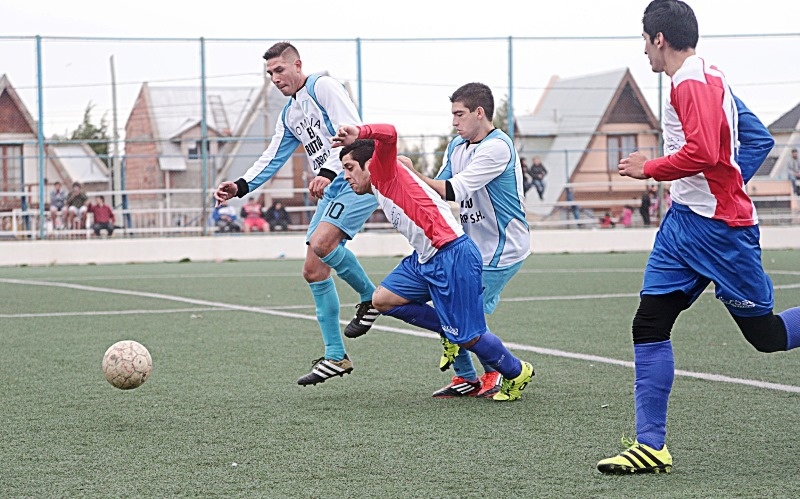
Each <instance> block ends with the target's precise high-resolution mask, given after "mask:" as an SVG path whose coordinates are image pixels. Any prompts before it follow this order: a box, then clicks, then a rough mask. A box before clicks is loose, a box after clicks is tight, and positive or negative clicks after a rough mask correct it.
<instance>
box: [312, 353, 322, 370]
mask: <svg viewBox="0 0 800 499" xmlns="http://www.w3.org/2000/svg"><path fill="white" fill-rule="evenodd" d="M323 360H325V356H324V355H323V356H322V357H320V358H318V359H314V360H312V361H311V367H314V366H316V365H317V364H319V363H320V362H322V361H323Z"/></svg>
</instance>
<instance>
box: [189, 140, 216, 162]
mask: <svg viewBox="0 0 800 499" xmlns="http://www.w3.org/2000/svg"><path fill="white" fill-rule="evenodd" d="M202 144H203V141H202V140H198V141H196V142H195V143H194V147H190V148H189V159H200V150H201V148H202V147H203V146H202ZM206 153H207V154H208V155H211V141H210V140H208V141H206Z"/></svg>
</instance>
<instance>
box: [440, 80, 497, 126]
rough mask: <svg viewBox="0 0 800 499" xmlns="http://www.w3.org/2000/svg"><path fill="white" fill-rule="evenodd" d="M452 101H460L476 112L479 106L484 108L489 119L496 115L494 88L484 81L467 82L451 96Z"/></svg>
mask: <svg viewBox="0 0 800 499" xmlns="http://www.w3.org/2000/svg"><path fill="white" fill-rule="evenodd" d="M450 102H452V103H456V102H460V103H462V104H464V106H465V107H466V108H467V109H469V110H470V112H474V111H475V110H476V109H478V107H482V108H483V112H484V113H486V117H487V118H489V120H492V119H493V116H494V95H492V89H491V88H489V87H488V86H487V85H484V84H483V83H467V84H466V85H462V86H461V87H459V88H458V90H456V91H455V92H453V95H451V96H450Z"/></svg>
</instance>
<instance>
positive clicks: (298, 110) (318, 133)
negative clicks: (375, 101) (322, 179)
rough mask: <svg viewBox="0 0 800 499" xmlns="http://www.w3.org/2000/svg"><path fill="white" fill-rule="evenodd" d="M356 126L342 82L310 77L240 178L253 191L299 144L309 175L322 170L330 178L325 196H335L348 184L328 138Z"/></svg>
mask: <svg viewBox="0 0 800 499" xmlns="http://www.w3.org/2000/svg"><path fill="white" fill-rule="evenodd" d="M359 123H361V118H359V116H358V111H357V110H356V106H355V104H353V101H352V100H351V99H350V96H349V95H348V94H347V91H346V90H345V89H344V86H343V85H342V84H341V83H339V82H338V81H336V80H335V79H334V78H332V77H330V76H325V75H319V74H313V75H310V76H309V77H308V79H307V80H306V83H305V85H304V86H303V88H301V89H300V90H298V91H297V93H296V94H295V95H294V96H292V98H291V99H289V102H288V103H287V104H286V106H285V107H284V108H283V111H282V112H281V117H280V119H279V120H278V122H277V124H276V125H275V135H273V137H272V140H271V141H270V143H269V146H268V147H267V149H266V150H265V151H264V152H263V153H262V154H261V157H260V158H258V160H256V162H255V163H253V166H251V167H250V169H248V170H247V171H246V172H245V174H244V175H243V176H242V178H243V179H244V180H245V181H246V182H247V185H248V187H249V188H250V191H252V190H253V189H256V188H257V187H259V186H260V185H261V184H263V183H264V182H266V181H267V180H269V179H271V178H272V177H273V176H274V175H275V173H277V171H278V170H279V169H280V168H281V167H282V166H283V165H284V164H286V163H287V162H288V161H289V159H291V157H292V153H294V150H295V149H296V148H297V146H298V145H300V144H302V145H303V148H304V149H305V150H306V155H307V156H308V163H309V166H310V168H311V171H312V173H313V174H314V175H315V176H316V175H317V174H319V173H320V171H322V173H323V175H324V176H326V177H328V178H330V179H331V181H332V183H331V185H330V186H328V188H327V189H326V194H329V192H328V191H330V194H334V193H336V192H338V191H339V190H340V189H341V187H343V186H345V185H347V182H345V181H344V175H342V162H341V161H340V160H339V155H338V154H337V153H336V151H333V152H331V138H332V137H333V136H334V135H336V131H337V130H338V129H339V127H340V126H342V125H352V124H359Z"/></svg>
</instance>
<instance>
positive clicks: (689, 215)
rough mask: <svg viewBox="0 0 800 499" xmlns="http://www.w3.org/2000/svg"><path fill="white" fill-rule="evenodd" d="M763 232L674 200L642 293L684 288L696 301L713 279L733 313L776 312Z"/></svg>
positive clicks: (754, 315)
mask: <svg viewBox="0 0 800 499" xmlns="http://www.w3.org/2000/svg"><path fill="white" fill-rule="evenodd" d="M759 237H760V231H759V229H758V226H757V225H754V226H751V227H730V226H729V225H728V224H726V223H725V222H723V221H721V220H714V219H710V218H706V217H702V216H700V215H698V214H696V213H694V212H692V211H691V210H690V209H689V208H688V207H686V206H683V205H680V204H678V203H673V204H672V207H671V208H670V209H669V210H668V211H667V214H666V215H665V216H664V220H663V221H662V222H661V226H660V227H659V229H658V233H657V234H656V240H655V243H654V244H653V250H652V252H651V253H650V258H649V259H648V260H647V267H646V268H645V272H644V284H643V285H642V292H641V294H642V295H663V294H667V293H671V292H673V291H682V292H684V293H686V294H687V295H689V297H690V301H689V303H693V302H694V301H695V300H696V299H697V298H698V297H699V296H700V293H702V292H703V290H705V289H706V287H707V286H708V284H709V283H711V282H713V283H714V285H715V292H716V297H717V299H718V300H720V301H721V302H722V303H723V304H725V306H726V307H728V310H729V311H730V313H731V314H733V315H736V316H739V317H757V316H759V315H765V314H768V313H770V312H772V308H773V306H774V298H773V290H772V281H771V280H770V278H769V276H768V275H767V274H766V273H765V272H764V267H763V266H762V264H761V246H760V245H759Z"/></svg>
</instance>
